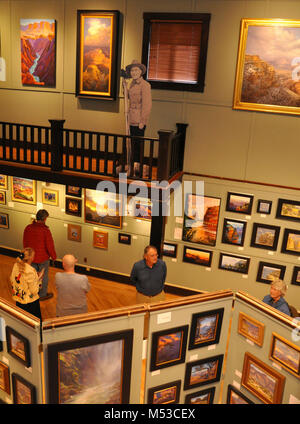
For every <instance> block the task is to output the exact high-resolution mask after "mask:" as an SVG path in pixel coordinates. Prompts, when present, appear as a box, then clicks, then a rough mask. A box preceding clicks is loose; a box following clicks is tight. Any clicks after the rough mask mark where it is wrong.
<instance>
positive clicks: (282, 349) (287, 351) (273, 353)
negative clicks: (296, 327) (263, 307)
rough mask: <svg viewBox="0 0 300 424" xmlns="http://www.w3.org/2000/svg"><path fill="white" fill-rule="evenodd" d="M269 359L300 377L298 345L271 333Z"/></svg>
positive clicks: (299, 348)
mask: <svg viewBox="0 0 300 424" xmlns="http://www.w3.org/2000/svg"><path fill="white" fill-rule="evenodd" d="M270 359H271V360H272V361H275V362H276V363H278V364H279V365H281V366H282V367H283V368H285V369H286V370H287V371H289V372H290V373H291V374H293V375H295V376H296V377H298V378H300V347H299V346H297V345H295V344H293V343H291V342H290V341H288V340H286V339H284V338H283V337H281V336H280V335H279V334H276V333H272V341H271V350H270Z"/></svg>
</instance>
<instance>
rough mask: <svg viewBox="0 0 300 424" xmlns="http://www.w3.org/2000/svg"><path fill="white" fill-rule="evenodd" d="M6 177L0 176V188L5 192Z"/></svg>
mask: <svg viewBox="0 0 300 424" xmlns="http://www.w3.org/2000/svg"><path fill="white" fill-rule="evenodd" d="M7 187H8V186H7V175H3V174H0V188H2V189H3V190H7Z"/></svg>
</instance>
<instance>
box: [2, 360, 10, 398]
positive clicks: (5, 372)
mask: <svg viewBox="0 0 300 424" xmlns="http://www.w3.org/2000/svg"><path fill="white" fill-rule="evenodd" d="M0 389H1V390H3V391H4V392H6V393H8V394H9V395H10V381H9V368H8V366H7V365H6V364H4V363H3V362H0Z"/></svg>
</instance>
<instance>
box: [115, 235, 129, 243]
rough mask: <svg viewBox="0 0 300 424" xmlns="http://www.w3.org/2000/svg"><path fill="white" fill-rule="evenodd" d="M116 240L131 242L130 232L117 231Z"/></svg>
mask: <svg viewBox="0 0 300 424" xmlns="http://www.w3.org/2000/svg"><path fill="white" fill-rule="evenodd" d="M118 240H119V243H121V244H131V234H125V233H119V234H118Z"/></svg>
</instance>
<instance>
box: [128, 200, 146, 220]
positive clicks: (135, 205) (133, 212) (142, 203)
mask: <svg viewBox="0 0 300 424" xmlns="http://www.w3.org/2000/svg"><path fill="white" fill-rule="evenodd" d="M127 215H128V216H132V217H134V218H138V219H145V220H148V221H149V220H151V217H152V202H151V200H150V199H144V198H142V197H136V196H131V197H130V198H129V199H128V202H127Z"/></svg>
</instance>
